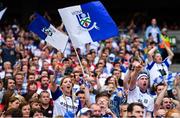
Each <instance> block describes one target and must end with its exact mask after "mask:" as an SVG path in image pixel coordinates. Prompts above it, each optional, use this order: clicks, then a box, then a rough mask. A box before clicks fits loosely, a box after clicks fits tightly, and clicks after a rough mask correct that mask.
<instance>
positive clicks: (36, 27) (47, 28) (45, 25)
mask: <svg viewBox="0 0 180 118" xmlns="http://www.w3.org/2000/svg"><path fill="white" fill-rule="evenodd" d="M28 29H29V30H30V31H32V32H34V33H36V34H37V35H38V36H39V37H40V38H41V39H42V40H45V41H46V42H47V43H49V44H50V45H52V46H53V47H55V48H56V49H57V50H61V51H64V50H65V47H66V44H67V41H68V36H67V35H65V34H63V33H62V32H60V31H58V30H57V29H56V28H55V27H54V26H53V25H51V24H50V23H49V22H48V21H47V20H46V19H45V18H44V17H42V16H41V15H39V14H36V18H35V19H34V20H33V21H32V22H31V24H30V25H29V26H28Z"/></svg>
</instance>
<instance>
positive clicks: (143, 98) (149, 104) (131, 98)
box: [127, 86, 154, 112]
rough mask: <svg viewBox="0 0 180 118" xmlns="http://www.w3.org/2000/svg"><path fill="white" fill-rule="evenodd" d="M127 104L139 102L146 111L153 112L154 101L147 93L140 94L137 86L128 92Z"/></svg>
mask: <svg viewBox="0 0 180 118" xmlns="http://www.w3.org/2000/svg"><path fill="white" fill-rule="evenodd" d="M127 102H128V103H133V102H140V103H142V104H143V105H144V107H145V109H146V111H149V112H153V110H154V99H153V98H152V97H151V96H150V95H149V94H148V93H147V92H146V93H142V92H141V91H140V89H139V87H138V86H136V88H134V89H133V90H129V93H128V98H127Z"/></svg>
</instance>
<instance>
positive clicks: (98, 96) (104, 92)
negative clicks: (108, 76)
mask: <svg viewBox="0 0 180 118" xmlns="http://www.w3.org/2000/svg"><path fill="white" fill-rule="evenodd" d="M100 97H108V98H110V97H111V95H110V94H109V93H108V91H103V92H100V93H98V94H97V95H96V98H95V99H96V101H97V100H98V99H99V98H100Z"/></svg>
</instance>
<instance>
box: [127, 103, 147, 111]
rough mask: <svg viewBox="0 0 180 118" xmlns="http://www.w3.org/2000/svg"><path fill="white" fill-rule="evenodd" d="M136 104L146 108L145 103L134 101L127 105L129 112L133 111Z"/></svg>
mask: <svg viewBox="0 0 180 118" xmlns="http://www.w3.org/2000/svg"><path fill="white" fill-rule="evenodd" d="M135 106H139V107H141V108H142V109H144V105H143V104H142V103H139V102H133V103H131V104H129V105H128V107H127V112H132V111H133V110H134V107H135Z"/></svg>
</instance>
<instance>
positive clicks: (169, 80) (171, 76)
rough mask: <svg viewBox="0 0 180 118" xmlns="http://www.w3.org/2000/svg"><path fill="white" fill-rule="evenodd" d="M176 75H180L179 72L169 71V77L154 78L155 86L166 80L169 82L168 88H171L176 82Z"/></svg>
mask: <svg viewBox="0 0 180 118" xmlns="http://www.w3.org/2000/svg"><path fill="white" fill-rule="evenodd" d="M176 75H179V72H174V73H169V74H168V76H167V78H164V77H163V76H160V77H158V78H156V79H154V86H156V85H158V84H159V83H162V82H164V81H166V82H167V84H168V90H171V89H172V88H173V84H174V80H175V79H176Z"/></svg>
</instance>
